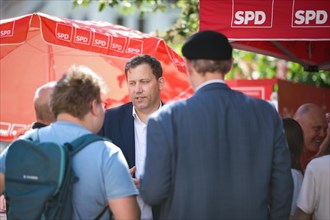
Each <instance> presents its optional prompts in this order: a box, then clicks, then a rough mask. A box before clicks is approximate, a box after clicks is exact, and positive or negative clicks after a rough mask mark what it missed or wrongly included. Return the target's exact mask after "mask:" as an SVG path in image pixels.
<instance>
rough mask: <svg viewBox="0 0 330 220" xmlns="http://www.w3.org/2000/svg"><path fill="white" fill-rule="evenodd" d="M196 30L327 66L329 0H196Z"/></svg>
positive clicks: (264, 51) (308, 63)
mask: <svg viewBox="0 0 330 220" xmlns="http://www.w3.org/2000/svg"><path fill="white" fill-rule="evenodd" d="M200 30H215V31H219V32H221V33H223V34H225V35H226V36H227V37H228V38H229V40H230V41H231V43H232V45H233V47H234V48H236V49H242V50H246V51H251V52H255V53H260V54H265V55H270V56H273V57H277V58H281V59H285V60H289V61H294V62H297V63H300V64H301V65H302V66H304V67H305V68H306V70H309V71H318V70H330V0H314V1H310V0H254V1H248V0H221V1H217V0H200Z"/></svg>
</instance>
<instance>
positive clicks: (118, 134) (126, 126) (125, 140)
mask: <svg viewBox="0 0 330 220" xmlns="http://www.w3.org/2000/svg"><path fill="white" fill-rule="evenodd" d="M132 112H133V104H132V102H129V103H127V104H124V105H121V106H118V107H115V108H111V109H108V110H107V111H106V112H105V118H104V123H103V126H102V129H101V130H100V131H99V135H101V136H104V137H107V138H109V139H110V140H111V141H112V142H113V143H114V144H115V145H117V146H118V147H119V148H120V149H121V150H122V152H123V154H124V156H125V158H126V160H127V163H128V166H129V168H132V167H133V166H135V143H134V142H135V137H134V118H133V115H132Z"/></svg>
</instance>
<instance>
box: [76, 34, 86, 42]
mask: <svg viewBox="0 0 330 220" xmlns="http://www.w3.org/2000/svg"><path fill="white" fill-rule="evenodd" d="M76 41H77V42H83V43H87V42H88V38H87V37H83V36H76Z"/></svg>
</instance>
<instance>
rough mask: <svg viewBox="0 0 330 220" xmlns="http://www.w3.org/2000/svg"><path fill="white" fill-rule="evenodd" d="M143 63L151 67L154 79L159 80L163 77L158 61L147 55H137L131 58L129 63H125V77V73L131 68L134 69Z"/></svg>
mask: <svg viewBox="0 0 330 220" xmlns="http://www.w3.org/2000/svg"><path fill="white" fill-rule="evenodd" d="M144 63H146V64H148V65H149V66H150V67H151V69H152V73H153V74H154V75H155V76H156V79H159V78H160V77H162V76H163V69H162V65H161V64H160V62H159V60H157V59H156V58H155V57H152V56H150V55H147V54H142V55H137V56H135V57H133V58H131V59H130V60H129V61H127V63H126V65H125V74H126V76H127V72H128V71H129V70H130V69H131V68H135V67H137V66H139V65H141V64H144Z"/></svg>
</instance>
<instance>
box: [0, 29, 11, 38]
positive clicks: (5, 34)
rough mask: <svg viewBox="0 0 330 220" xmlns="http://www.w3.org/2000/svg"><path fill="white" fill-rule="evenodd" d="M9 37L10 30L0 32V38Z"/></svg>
mask: <svg viewBox="0 0 330 220" xmlns="http://www.w3.org/2000/svg"><path fill="white" fill-rule="evenodd" d="M9 35H11V30H3V31H0V36H1V37H5V36H9Z"/></svg>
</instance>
